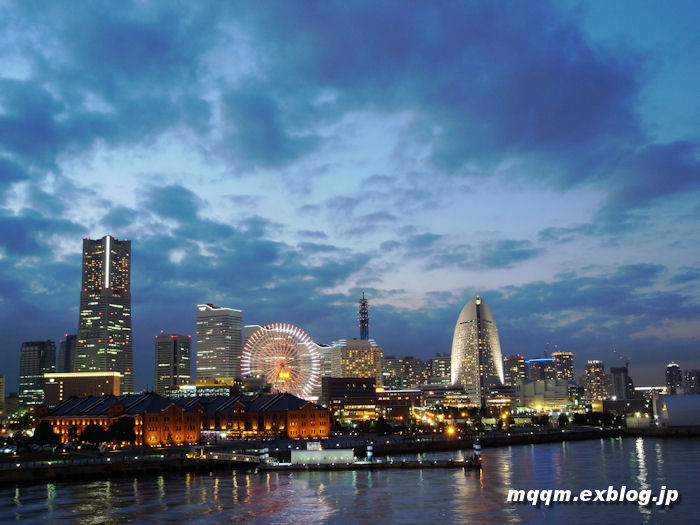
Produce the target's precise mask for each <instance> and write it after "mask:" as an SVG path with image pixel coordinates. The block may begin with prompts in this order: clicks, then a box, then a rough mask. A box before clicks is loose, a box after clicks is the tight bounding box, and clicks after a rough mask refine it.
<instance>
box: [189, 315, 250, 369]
mask: <svg viewBox="0 0 700 525" xmlns="http://www.w3.org/2000/svg"><path fill="white" fill-rule="evenodd" d="M242 331H243V325H242V324H241V311H240V310H235V309H233V308H224V307H220V306H214V305H213V304H198V305H197V377H202V378H204V377H237V378H240V377H241V349H242V343H243V341H242V335H243V333H242Z"/></svg>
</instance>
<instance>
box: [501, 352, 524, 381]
mask: <svg viewBox="0 0 700 525" xmlns="http://www.w3.org/2000/svg"><path fill="white" fill-rule="evenodd" d="M503 365H504V370H503V374H504V376H505V380H506V381H505V382H506V384H507V385H510V386H515V385H517V384H518V382H520V381H525V379H527V366H526V365H525V357H523V356H522V355H520V354H513V355H509V356H508V357H506V358H505V359H504V360H503Z"/></svg>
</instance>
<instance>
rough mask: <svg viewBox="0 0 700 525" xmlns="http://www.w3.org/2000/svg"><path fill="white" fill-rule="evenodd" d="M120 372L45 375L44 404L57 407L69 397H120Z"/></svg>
mask: <svg viewBox="0 0 700 525" xmlns="http://www.w3.org/2000/svg"><path fill="white" fill-rule="evenodd" d="M120 383H121V374H120V373H119V372H63V373H60V372H56V373H51V374H44V404H45V405H49V406H56V405H58V404H59V403H60V402H61V401H64V400H65V399H68V398H69V397H86V396H118V395H120V394H121V392H120Z"/></svg>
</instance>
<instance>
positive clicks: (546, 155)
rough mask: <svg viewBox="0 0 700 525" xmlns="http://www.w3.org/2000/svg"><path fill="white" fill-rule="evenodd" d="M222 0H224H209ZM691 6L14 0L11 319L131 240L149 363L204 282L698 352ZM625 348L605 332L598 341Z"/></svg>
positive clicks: (407, 338)
mask: <svg viewBox="0 0 700 525" xmlns="http://www.w3.org/2000/svg"><path fill="white" fill-rule="evenodd" d="M225 4H232V5H225ZM698 19H700V4H698V3H697V2H694V1H692V0H691V1H681V0H675V1H674V2H672V3H663V2H651V1H641V0H635V1H629V2H625V1H620V2H607V1H600V2H584V3H579V2H576V1H567V2H556V3H554V4H548V3H546V2H500V1H499V2H491V1H489V2H451V1H448V2H423V1H417V0H416V1H404V0H402V1H387V2H381V3H377V2H361V1H356V2H328V1H304V2H302V1H291V2H290V1H279V2H274V1H266V2H260V3H257V4H254V3H251V2H234V3H230V2H226V3H224V2H175V1H168V2H165V1H160V2H148V1H139V2H119V7H118V8H116V6H115V5H114V3H112V2H75V3H71V2H69V1H61V2H33V1H25V0H22V1H18V2H2V3H1V4H0V63H1V64H2V68H0V183H1V185H0V200H1V205H0V224H1V229H2V230H1V231H2V236H1V237H0V328H1V329H2V344H1V345H0V352H1V354H2V362H1V364H0V373H4V374H5V375H6V376H7V381H8V390H12V389H15V388H16V385H17V376H18V368H19V359H18V357H19V348H20V344H21V342H22V341H26V340H37V339H54V340H56V341H58V340H59V339H60V338H61V337H62V336H63V334H64V333H65V332H69V333H74V332H75V331H76V329H77V324H78V300H79V292H80V251H81V246H82V241H81V239H82V238H83V237H88V236H89V237H93V238H96V237H102V236H103V235H105V234H112V235H114V236H115V237H117V238H120V239H123V238H126V239H131V241H132V247H133V255H132V257H133V270H132V294H133V325H134V342H135V344H134V356H135V366H136V380H137V381H136V382H137V387H144V388H145V387H147V386H149V385H152V383H153V336H154V335H155V334H156V333H158V332H159V331H160V330H161V329H163V330H165V331H167V332H180V333H188V334H192V333H194V322H195V305H196V304H197V303H199V302H212V303H215V304H217V305H220V306H229V307H234V308H240V309H242V310H243V320H244V323H245V324H267V323H269V322H276V321H285V322H290V323H294V324H297V325H299V326H300V327H302V328H303V329H304V330H306V331H307V332H308V333H309V334H310V335H311V337H312V338H313V339H315V340H316V341H317V342H330V341H331V340H333V339H338V338H343V337H357V336H358V329H357V319H356V316H357V312H356V306H357V300H358V298H359V296H360V294H361V291H362V290H365V291H366V293H367V296H368V298H369V299H370V301H371V316H372V320H371V326H370V335H371V336H372V337H373V338H375V339H376V340H377V341H378V342H379V344H381V345H382V346H383V347H384V348H385V354H393V355H397V356H403V355H414V356H416V357H421V358H429V357H431V356H433V355H435V353H436V352H449V351H450V346H451V340H452V331H453V329H454V323H455V322H456V319H457V316H458V314H459V311H460V309H461V308H462V306H463V305H464V303H466V302H467V301H468V300H469V299H470V298H471V297H472V296H473V295H475V294H480V295H482V296H483V297H485V298H486V300H487V301H488V303H489V305H490V306H491V309H492V310H493V313H494V316H495V318H496V322H497V323H498V327H499V331H500V335H501V342H502V346H503V352H504V354H511V353H516V352H517V353H523V354H525V355H526V356H527V357H537V356H541V355H542V352H543V351H544V349H545V347H546V345H547V344H549V345H550V347H553V345H555V344H556V345H558V346H559V347H560V348H563V349H568V350H571V351H573V352H575V362H576V366H577V368H578V369H581V368H582V367H583V365H584V364H585V361H586V360H587V359H594V358H597V359H602V360H604V361H605V363H606V365H615V364H619V362H620V361H619V358H618V356H626V357H628V358H629V359H630V360H631V363H632V375H633V377H634V378H635V379H636V380H637V383H638V384H639V383H642V384H649V383H651V382H655V383H659V382H662V381H663V369H664V367H665V364H666V363H667V362H668V361H670V360H671V359H673V360H675V361H676V362H678V363H679V364H680V365H681V367H682V368H691V367H697V368H700V337H699V336H700V242H699V238H700V236H699V235H698V226H699V222H700V221H699V219H700V156H699V155H698V154H699V152H700V149H699V147H698V145H699V144H700V142H699V141H700V126H698V123H699V122H700V104H699V103H698V96H697V94H698V93H699V92H700V69H699V68H698V64H699V63H700V41H699V40H698V32H697V26H696V23H697V20H698ZM613 350H615V352H613Z"/></svg>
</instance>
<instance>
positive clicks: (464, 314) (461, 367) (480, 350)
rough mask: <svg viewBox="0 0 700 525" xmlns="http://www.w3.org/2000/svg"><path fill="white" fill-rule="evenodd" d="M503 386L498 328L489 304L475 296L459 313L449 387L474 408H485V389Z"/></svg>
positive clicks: (453, 343)
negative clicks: (460, 391)
mask: <svg viewBox="0 0 700 525" xmlns="http://www.w3.org/2000/svg"><path fill="white" fill-rule="evenodd" d="M503 383H504V376H503V358H502V356H501V342H500V340H499V339H498V328H496V322H495V321H494V319H493V314H492V313H491V309H490V308H489V305H488V304H487V303H486V301H485V300H484V299H482V298H481V297H479V296H476V297H475V298H474V299H472V300H471V301H469V302H468V303H467V304H466V305H464V308H462V311H461V312H460V314H459V318H458V319H457V324H456V325H455V331H454V337H453V339H452V384H453V385H456V386H459V387H461V388H463V389H464V391H465V392H466V393H467V395H468V396H469V397H470V399H472V400H473V404H474V405H478V406H481V407H484V406H486V396H487V389H488V387H490V386H500V385H503Z"/></svg>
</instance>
